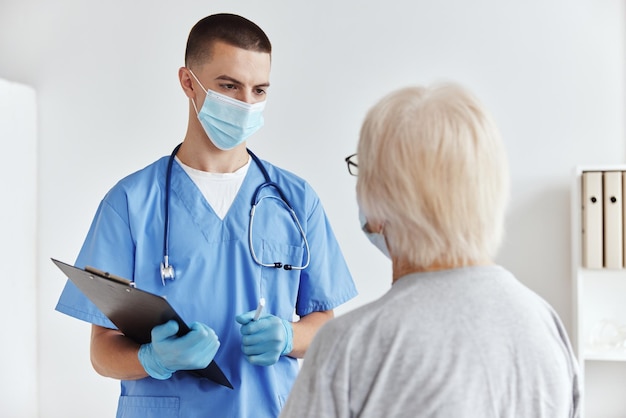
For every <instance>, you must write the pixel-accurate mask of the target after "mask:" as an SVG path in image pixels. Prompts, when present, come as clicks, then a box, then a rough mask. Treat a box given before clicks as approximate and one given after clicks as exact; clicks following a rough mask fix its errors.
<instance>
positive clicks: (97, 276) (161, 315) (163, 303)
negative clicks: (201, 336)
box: [51, 258, 233, 389]
mask: <svg viewBox="0 0 626 418" xmlns="http://www.w3.org/2000/svg"><path fill="white" fill-rule="evenodd" d="M51 260H52V262H53V263H54V264H56V265H57V267H59V268H60V269H61V271H63V273H65V275H66V276H67V278H68V279H70V280H71V281H72V283H74V284H75V285H76V287H78V288H79V289H80V291H81V292H83V293H84V294H85V296H87V297H88V298H89V300H91V301H92V302H93V304H94V305H96V306H97V307H98V309H100V311H102V313H103V314H105V315H106V316H107V318H109V319H110V320H111V322H113V324H115V326H116V327H117V328H118V329H119V330H120V331H121V332H123V333H124V335H125V336H127V337H129V338H131V339H132V340H134V341H135V342H137V343H139V344H146V343H149V342H150V340H151V334H150V333H151V331H152V328H154V327H155V326H157V325H161V324H163V323H165V322H167V321H169V320H170V319H173V320H175V321H176V322H178V326H179V329H178V334H177V335H178V336H182V335H185V334H187V333H188V332H189V331H190V329H189V326H188V325H187V324H186V323H185V322H184V321H183V320H182V319H181V317H180V316H179V315H178V314H177V313H176V311H175V310H174V308H172V306H171V305H170V304H169V302H168V301H167V300H166V299H165V298H163V297H161V296H159V295H155V294H154V293H150V292H146V291H145V290H141V289H137V288H136V287H135V286H134V283H133V282H131V281H130V280H127V279H124V278H122V277H119V276H115V275H113V274H109V273H107V272H104V271H101V270H98V269H95V268H92V267H86V268H85V269H84V270H83V269H81V268H78V267H75V266H72V265H70V264H66V263H64V262H62V261H59V260H55V259H54V258H52V259H51ZM188 372H190V373H192V374H194V375H196V376H199V377H205V378H207V379H209V380H211V381H213V382H215V383H218V384H220V385H222V386H226V387H228V388H230V389H233V386H232V384H231V383H230V381H229V380H228V379H227V378H226V376H225V375H224V373H223V372H222V370H221V369H220V368H219V366H218V365H217V363H215V361H212V362H211V363H210V364H209V365H208V366H207V367H206V368H205V369H203V370H190V371H188Z"/></svg>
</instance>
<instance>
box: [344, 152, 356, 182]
mask: <svg viewBox="0 0 626 418" xmlns="http://www.w3.org/2000/svg"><path fill="white" fill-rule="evenodd" d="M356 159H357V158H356V153H355V154H352V155H348V156H347V157H346V158H345V161H346V164H347V165H348V173H350V175H351V176H358V175H359V165H358V164H357V163H356V162H355V161H353V160H356Z"/></svg>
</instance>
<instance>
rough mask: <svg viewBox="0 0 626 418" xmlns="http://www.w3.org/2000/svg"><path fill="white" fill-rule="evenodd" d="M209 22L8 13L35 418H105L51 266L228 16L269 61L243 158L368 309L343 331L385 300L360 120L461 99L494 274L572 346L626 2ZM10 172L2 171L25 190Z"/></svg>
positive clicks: (402, 6) (136, 4)
mask: <svg viewBox="0 0 626 418" xmlns="http://www.w3.org/2000/svg"><path fill="white" fill-rule="evenodd" d="M216 4H217V2H197V1H191V0H181V1H178V2H154V1H148V0H136V1H133V2H125V1H120V0H117V1H116V0H113V1H108V2H81V1H71V0H57V1H54V2H50V1H45V0H0V77H3V78H6V79H10V80H15V81H20V82H23V83H27V84H30V85H32V86H34V87H35V88H36V90H37V92H38V98H39V114H40V117H39V122H40V128H39V131H40V137H39V138H40V142H39V154H40V160H39V165H38V167H39V179H40V189H39V195H38V197H39V220H40V223H39V246H38V257H37V261H38V272H39V275H38V276H39V277H38V280H39V281H38V287H39V292H40V293H39V304H38V312H39V314H38V323H39V331H38V339H39V371H40V379H39V409H40V416H41V417H57V416H64V417H83V416H86V415H87V414H89V415H90V416H101V417H108V416H112V415H113V413H114V410H115V407H116V402H117V394H118V384H117V382H115V381H113V380H110V379H105V378H102V377H100V376H98V375H96V374H95V373H94V372H93V371H92V370H91V367H90V364H89V358H88V339H89V326H88V325H87V324H84V323H81V322H79V321H76V320H74V319H72V318H69V317H65V316H63V315H61V314H59V313H57V312H55V311H54V305H55V303H56V300H57V298H58V295H59V293H60V291H61V288H62V285H63V283H64V279H63V277H62V275H61V273H60V272H59V271H56V270H55V267H54V266H53V265H52V263H51V262H50V261H49V258H50V257H55V258H59V259H61V260H66V261H69V262H72V261H73V260H74V258H75V257H76V254H77V252H78V250H79V247H80V245H81V242H82V240H83V238H84V235H85V233H86V232H87V228H88V225H89V223H90V221H91V217H92V216H93V213H94V211H95V209H96V206H97V204H98V202H99V200H100V198H101V197H102V196H103V194H104V193H105V192H106V190H108V188H109V187H111V186H112V185H113V183H114V182H115V181H117V180H118V179H119V178H121V177H122V176H124V175H126V174H128V173H130V172H132V171H134V170H136V169H138V168H140V167H143V166H144V165H146V164H148V163H150V162H152V160H154V159H155V158H157V157H159V156H162V155H165V154H168V153H169V152H170V151H171V149H172V148H173V146H174V145H175V144H177V143H178V142H179V141H180V140H181V139H182V137H183V135H184V130H185V115H186V109H187V102H186V99H185V97H184V95H183V94H182V92H181V91H180V89H179V86H178V84H177V69H178V67H179V66H181V65H182V61H183V51H184V46H185V41H186V37H187V34H188V32H189V29H190V28H191V26H192V25H193V24H194V23H195V22H196V21H197V20H198V19H200V18H201V17H204V16H205V15H207V14H210V13H214V12H219V11H229V12H236V13H240V14H243V15H244V16H247V17H249V18H251V19H252V20H254V21H256V22H257V23H258V24H259V25H260V26H261V27H263V28H264V29H265V30H266V32H267V33H268V35H269V36H270V39H271V40H272V42H273V45H274V54H273V70H272V79H271V82H272V87H271V89H270V96H269V102H268V106H267V110H266V126H265V127H264V128H263V130H262V131H261V132H260V133H259V134H258V135H257V136H256V137H255V138H253V139H252V140H251V141H250V143H249V145H250V147H251V148H252V149H253V150H255V151H256V152H257V154H259V155H260V156H261V157H263V158H267V159H269V160H271V161H273V162H275V163H277V164H279V165H282V166H284V167H285V168H288V169H291V170H292V171H294V172H296V173H297V174H300V175H302V176H303V177H305V178H307V179H308V180H309V181H310V182H311V183H312V185H313V186H314V188H315V189H316V190H317V192H318V193H319V195H320V196H321V198H322V201H323V202H324V205H325V208H326V210H327V212H328V215H329V217H330V219H331V222H332V223H333V225H334V227H335V231H336V233H337V235H338V238H339V240H340V243H341V244H342V246H343V249H344V252H345V255H346V257H347V260H348V263H349V266H350V268H351V270H352V272H353V274H354V276H355V278H356V281H357V285H358V288H359V290H360V296H359V297H358V298H357V299H356V300H354V301H353V302H350V303H348V304H347V305H345V306H344V307H342V308H341V309H340V310H339V312H340V313H341V312H345V311H346V310H348V309H352V308H354V307H355V306H358V305H360V304H362V303H364V302H367V301H369V300H371V299H373V298H375V297H376V296H378V295H380V294H381V293H382V292H384V291H385V290H386V289H388V287H389V284H390V264H389V262H388V261H386V260H385V259H384V257H383V256H382V255H379V254H378V253H377V250H376V249H375V248H373V247H372V246H370V245H369V243H368V241H367V239H366V238H364V236H363V235H362V233H361V232H360V231H359V227H358V216H357V207H356V202H355V194H354V185H355V182H354V179H353V178H351V177H350V176H348V174H347V171H346V169H345V165H344V163H343V158H344V157H345V156H346V155H348V154H350V153H352V152H354V150H355V148H356V143H357V138H358V130H359V128H360V123H361V121H362V119H363V117H364V115H365V112H366V110H367V109H368V108H369V107H370V106H371V105H373V104H374V102H375V101H377V100H378V99H379V98H380V97H381V96H382V95H383V94H386V93H387V92H389V91H390V90H392V89H395V88H398V87H401V86H404V85H407V84H416V83H430V82H433V81H439V80H454V81H458V82H461V83H463V84H464V85H466V86H467V87H469V88H470V89H471V90H473V91H474V92H475V93H476V94H477V95H478V96H479V97H480V98H481V99H482V100H483V102H485V104H486V105H487V107H488V108H489V109H491V111H492V112H493V114H494V116H495V118H496V120H497V122H498V124H499V126H500V128H501V130H502V133H503V136H504V138H505V141H506V146H507V148H508V152H509V156H510V160H511V171H512V180H513V196H512V202H511V208H510V213H509V216H508V219H507V228H508V236H507V239H506V242H505V243H504V246H503V249H502V252H501V255H500V257H499V259H498V261H499V262H501V263H502V264H503V265H505V266H506V267H508V268H509V269H510V270H512V271H513V272H514V273H515V274H516V275H517V277H518V278H519V279H520V280H521V281H522V282H524V283H526V284H527V285H528V286H530V287H531V288H533V289H534V290H536V291H537V292H538V293H539V294H541V295H542V296H543V297H545V298H546V299H547V300H548V301H549V302H550V303H551V304H552V305H553V306H554V307H555V308H556V310H557V311H558V312H559V314H560V315H561V317H562V318H563V320H564V322H565V324H566V326H567V327H568V328H569V327H571V287H570V280H571V279H570V275H571V269H570V255H569V253H570V208H569V204H570V202H569V196H570V185H571V175H572V173H573V168H574V166H575V165H577V164H604V163H622V162H623V160H624V148H625V147H624V120H623V114H624V110H625V106H624V70H625V65H624V47H625V43H624V39H625V38H624V28H625V24H624V11H625V10H624V4H623V2H622V1H620V0H569V1H567V0H528V1H525V2H502V1H498V0H475V1H471V2H467V1H464V0H442V1H437V2H434V1H431V2H426V1H418V2H410V1H385V2H379V1H371V0H362V1H353V2H336V1H329V0H320V1H317V2H308V3H305V4H302V3H300V2H290V1H286V0H274V1H271V0H267V1H263V2H260V1H255V0H241V1H238V2H229V3H228V7H227V6H225V3H219V4H220V6H221V7H218V6H217V5H216ZM225 7H226V8H225ZM2 141H3V143H4V142H5V141H6V139H5V138H2ZM15 157H17V156H7V157H5V163H4V164H10V165H12V167H14V168H15V172H16V173H17V169H18V168H19V167H21V166H20V160H19V158H15ZM16 177H17V176H16ZM12 180H13V179H10V178H5V181H12ZM451 308H453V307H451ZM3 341H4V337H3ZM18 379H19V377H18Z"/></svg>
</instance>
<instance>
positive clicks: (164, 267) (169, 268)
mask: <svg viewBox="0 0 626 418" xmlns="http://www.w3.org/2000/svg"><path fill="white" fill-rule="evenodd" d="M181 145H182V143H180V144H178V145H177V146H176V147H175V148H174V150H173V151H172V154H171V155H170V157H169V160H168V162H167V171H166V173H165V204H164V206H165V208H164V225H163V261H162V262H161V264H160V268H161V281H162V283H163V285H165V279H171V280H174V278H175V276H176V273H175V270H174V266H173V265H172V264H170V262H169V235H170V225H169V222H170V191H171V182H172V166H173V164H174V158H175V157H176V153H178V150H179V149H180V147H181ZM246 151H247V152H248V154H249V155H250V157H251V158H252V160H254V163H255V164H256V165H257V167H259V169H260V170H261V173H262V174H263V178H264V179H265V181H264V182H263V183H262V184H261V185H259V186H258V187H257V188H256V190H255V191H254V194H253V196H252V202H251V206H252V207H251V209H250V225H249V229H248V243H249V246H250V255H251V256H252V259H253V260H254V262H255V263H257V264H258V265H260V266H263V267H274V268H283V269H285V270H304V269H305V268H307V267H308V266H309V264H310V262H311V253H310V248H309V241H308V240H307V238H306V234H305V233H304V229H303V228H302V225H301V224H300V220H299V219H298V217H297V215H296V212H295V211H294V209H293V207H292V206H291V203H290V202H289V199H287V196H285V193H283V190H282V189H281V188H280V186H279V185H278V184H277V183H275V182H273V181H272V180H271V178H270V176H269V174H268V172H267V170H266V169H265V167H264V166H263V163H262V162H261V160H260V159H259V158H258V157H257V156H256V155H255V154H254V153H253V152H252V151H250V149H248V148H246ZM266 187H271V188H273V189H274V190H276V192H277V193H278V194H279V195H280V198H278V197H276V196H271V195H267V196H263V197H261V198H260V199H259V195H260V193H261V190H263V189H264V188H266ZM266 198H274V199H276V200H279V201H280V202H281V203H282V204H283V205H284V206H285V208H286V209H287V210H288V211H289V213H290V215H291V217H292V219H293V221H294V223H295V225H296V226H297V228H298V232H299V233H300V235H301V236H302V239H303V241H304V247H305V251H306V254H307V259H306V263H304V265H303V266H294V265H291V264H283V263H281V262H274V263H271V264H269V263H263V262H261V261H260V260H259V259H258V258H257V256H256V253H255V252H254V246H253V245H252V226H253V224H254V213H255V211H256V208H257V206H258V205H259V203H260V202H261V201H262V200H263V199H266Z"/></svg>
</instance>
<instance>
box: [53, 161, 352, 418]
mask: <svg viewBox="0 0 626 418" xmlns="http://www.w3.org/2000/svg"><path fill="white" fill-rule="evenodd" d="M167 162H168V157H163V158H161V159H160V160H158V161H156V162H155V163H153V164H151V165H149V166H148V167H146V168H144V169H143V170H140V171H138V172H136V173H134V174H131V175H130V176H128V177H126V178H124V179H122V180H121V181H120V182H119V183H118V184H117V185H115V186H114V187H113V188H112V189H111V190H110V191H109V193H107V195H106V196H105V197H104V199H103V200H102V202H101V203H100V206H99V208H98V211H97V213H96V215H95V218H94V220H93V223H92V225H91V228H90V230H89V232H88V234H87V238H86V239H85V242H84V244H83V247H82V249H81V251H80V254H79V256H78V258H77V260H76V266H78V267H83V268H84V267H85V266H92V267H95V268H98V269H100V270H104V271H108V272H110V273H112V274H116V275H118V276H121V277H125V278H128V279H131V280H134V281H135V284H136V286H137V287H138V288H140V289H144V290H147V291H149V292H152V293H156V294H159V295H163V296H165V297H167V300H168V301H169V302H170V304H171V305H172V306H173V307H174V309H175V310H176V311H177V312H178V313H179V314H180V316H181V317H182V318H183V319H184V320H185V321H186V322H187V323H191V322H193V321H200V322H203V323H205V324H207V325H208V326H210V327H211V328H213V329H214V330H215V332H216V333H217V335H218V337H219V339H220V343H221V345H220V348H219V350H218V352H217V355H216V357H215V361H216V362H217V364H218V365H219V366H220V368H221V369H222V371H223V372H224V374H225V375H226V377H227V378H228V379H229V380H230V382H231V383H232V384H233V386H234V390H231V389H229V388H226V387H223V386H220V385H217V384H215V383H213V382H211V381H209V380H206V379H198V378H196V377H194V376H191V375H189V374H188V373H185V372H178V373H175V374H174V375H173V376H172V377H171V378H170V379H168V380H164V381H161V380H156V379H152V378H151V377H146V378H144V379H140V380H131V381H122V382H121V396H120V400H119V407H118V417H122V416H123V417H126V418H128V417H141V418H145V417H178V416H180V417H206V416H220V417H222V416H223V417H258V418H262V417H276V416H278V414H279V413H280V409H281V408H282V406H283V404H284V402H285V400H286V398H287V395H288V394H289V391H290V389H291V386H292V384H293V381H294V379H295V377H296V374H297V372H298V363H297V360H296V359H294V358H291V357H286V356H284V357H281V358H280V360H279V361H278V362H277V363H276V364H275V365H273V366H269V367H263V366H254V365H251V364H250V363H248V361H247V360H246V359H245V357H244V355H243V353H242V351H241V335H240V333H239V328H240V325H239V324H237V323H236V321H235V317H236V316H237V315H238V314H241V313H244V312H247V311H250V310H253V309H255V308H256V306H257V304H258V301H259V298H260V297H264V298H265V300H266V308H265V309H266V310H265V312H267V313H270V314H273V315H276V316H278V317H281V318H284V319H286V320H292V319H293V314H294V312H295V313H296V314H298V315H300V316H304V315H307V314H310V313H311V312H316V311H324V310H330V309H334V308H336V307H337V306H338V305H340V304H342V303H344V302H346V301H348V300H349V299H351V298H353V297H354V296H356V294H357V292H356V289H355V286H354V282H353V280H352V277H351V275H350V273H349V271H348V268H347V265H346V262H345V260H344V258H343V256H342V254H341V251H340V249H339V245H338V243H337V241H336V239H335V236H334V233H333V231H332V229H331V226H330V224H329V222H328V219H327V217H326V214H325V213H324V209H323V208H322V205H321V203H320V201H319V198H318V196H317V195H316V194H315V192H314V191H313V190H312V189H311V187H310V186H309V184H308V183H306V182H305V181H304V180H302V179H301V178H299V177H297V176H295V175H294V174H292V173H289V172H287V171H285V170H282V169H279V168H277V167H275V166H273V165H271V164H269V163H267V162H265V161H263V165H264V167H265V168H266V170H267V171H268V173H269V175H270V178H271V180H272V181H274V182H276V183H277V184H279V185H280V187H281V189H282V190H283V192H284V193H285V195H286V197H287V199H289V202H290V203H291V204H292V205H293V208H294V210H295V212H296V214H297V216H298V219H299V220H300V223H301V224H302V228H303V230H304V232H305V234H306V236H307V239H308V241H309V246H310V250H311V261H310V265H309V266H308V267H307V268H306V269H305V270H302V271H300V270H290V271H288V270H284V269H275V268H267V267H260V266H259V265H257V264H256V263H255V262H254V261H253V259H252V257H251V255H250V250H249V246H248V226H249V221H250V209H251V202H252V196H253V194H254V191H255V190H256V188H257V187H258V186H259V185H261V184H262V183H263V182H264V181H265V180H264V178H263V175H262V173H261V171H260V170H259V168H258V167H257V166H256V164H254V162H252V163H251V164H250V168H249V170H248V173H247V174H246V178H245V179H244V182H243V184H242V186H241V189H240V190H239V192H238V194H237V196H236V197H235V200H234V202H233V204H232V206H231V208H230V210H229V211H228V213H227V214H226V216H225V217H224V219H223V220H222V219H220V218H219V217H218V216H217V215H216V214H215V212H214V211H213V209H212V208H211V206H210V205H209V204H208V203H207V201H206V199H205V198H204V197H203V196H202V193H201V192H200V190H198V188H197V187H196V185H195V184H194V183H193V181H192V180H191V179H190V178H189V176H188V175H187V174H186V173H185V172H184V170H183V169H182V167H181V166H180V165H179V164H178V163H177V162H175V163H174V164H173V166H172V178H171V192H170V216H169V219H170V237H169V255H170V263H171V264H172V265H173V266H174V268H175V269H176V279H175V280H173V281H171V280H167V283H166V285H165V286H163V284H162V281H161V274H160V269H159V265H160V263H161V261H162V259H163V223H164V204H165V172H166V168H167ZM262 194H263V195H265V194H272V195H276V196H278V194H277V193H276V191H275V190H274V189H273V188H271V187H266V188H264V189H263V191H262ZM253 244H254V249H255V253H256V255H257V258H259V259H260V260H261V261H262V262H264V263H273V262H275V261H281V262H283V263H284V264H285V263H288V264H292V265H295V266H299V265H303V264H304V263H305V262H306V252H305V250H304V243H303V241H302V237H301V235H300V233H299V231H298V229H297V228H296V226H295V224H294V223H293V220H292V218H291V215H290V214H289V212H288V211H287V210H286V209H285V207H284V206H283V205H282V204H281V203H280V202H279V201H278V200H277V199H263V201H262V202H261V203H260V204H259V205H258V206H257V210H256V213H255V217H254V231H253ZM56 309H57V310H58V311H60V312H63V313H65V314H68V315H71V316H73V317H76V318H78V319H81V320H85V321H87V322H90V323H92V324H96V325H100V326H103V327H108V328H115V326H114V325H113V324H112V323H111V322H110V321H109V320H108V319H107V318H106V317H105V316H104V315H103V314H102V313H101V312H100V311H99V310H98V308H96V307H95V306H94V305H93V304H92V303H91V302H90V301H89V300H88V299H87V298H85V297H84V295H83V294H82V293H81V292H80V291H79V290H78V289H77V288H76V287H75V286H74V285H73V284H72V283H71V282H70V281H68V282H67V283H66V285H65V288H64V290H63V293H62V294H61V297H60V299H59V302H58V304H57V306H56Z"/></svg>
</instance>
